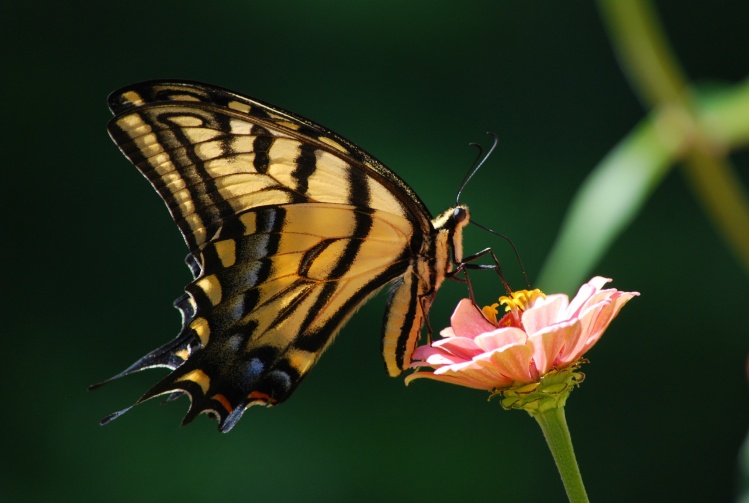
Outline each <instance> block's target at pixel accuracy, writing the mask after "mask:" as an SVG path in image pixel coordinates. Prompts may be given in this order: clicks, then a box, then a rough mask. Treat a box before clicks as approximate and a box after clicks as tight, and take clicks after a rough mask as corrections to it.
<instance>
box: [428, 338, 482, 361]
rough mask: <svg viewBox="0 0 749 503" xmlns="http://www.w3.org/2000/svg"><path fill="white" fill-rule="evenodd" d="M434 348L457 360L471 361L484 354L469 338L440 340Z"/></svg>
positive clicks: (435, 343) (434, 344)
mask: <svg viewBox="0 0 749 503" xmlns="http://www.w3.org/2000/svg"><path fill="white" fill-rule="evenodd" d="M432 347H434V348H439V349H441V350H442V351H444V352H446V353H449V354H451V355H453V356H455V357H456V358H461V359H464V360H470V359H471V358H473V357H474V356H476V355H477V354H480V353H482V352H483V350H482V349H481V348H480V347H479V346H478V345H477V344H476V342H475V341H474V340H473V339H469V338H468V337H450V338H448V339H440V340H438V341H436V342H434V343H433V344H432Z"/></svg>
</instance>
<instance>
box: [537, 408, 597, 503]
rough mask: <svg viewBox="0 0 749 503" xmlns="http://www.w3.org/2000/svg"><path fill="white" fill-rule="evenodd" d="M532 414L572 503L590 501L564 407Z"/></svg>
mask: <svg viewBox="0 0 749 503" xmlns="http://www.w3.org/2000/svg"><path fill="white" fill-rule="evenodd" d="M532 416H533V417H534V418H535V420H536V421H537V422H538V425H539V426H540V427H541V430H542V431H543V432H544V437H546V443H548V444H549V449H550V450H551V454H552V456H554V462H556V464H557V470H559V475H560V476H561V477H562V482H563V483H564V489H565V490H566V491H567V498H568V499H569V500H570V503H580V502H588V495H587V493H586V492H585V485H584V484H583V478H582V475H581V474H580V468H578V466H577V460H576V459H575V450H574V449H573V448H572V437H570V430H569V429H568V428H567V419H565V417H564V407H552V408H549V409H546V410H543V411H541V412H538V413H537V414H532Z"/></svg>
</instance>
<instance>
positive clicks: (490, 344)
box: [473, 327, 528, 352]
mask: <svg viewBox="0 0 749 503" xmlns="http://www.w3.org/2000/svg"><path fill="white" fill-rule="evenodd" d="M527 340H528V336H527V335H526V333H525V332H523V331H522V330H521V329H519V328H515V327H505V328H497V329H495V330H493V331H491V332H487V333H485V334H481V335H479V336H477V337H476V338H475V339H473V342H475V343H476V347H477V348H479V349H480V350H481V352H485V351H494V350H495V349H499V350H504V349H505V348H507V347H508V346H515V345H517V344H525V343H526V341H527Z"/></svg>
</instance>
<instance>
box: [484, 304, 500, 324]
mask: <svg viewBox="0 0 749 503" xmlns="http://www.w3.org/2000/svg"><path fill="white" fill-rule="evenodd" d="M497 307H499V304H492V305H491V306H484V307H482V308H481V312H482V313H484V316H485V317H486V319H487V320H489V321H490V322H491V323H492V324H493V325H496V324H497V313H498V311H497Z"/></svg>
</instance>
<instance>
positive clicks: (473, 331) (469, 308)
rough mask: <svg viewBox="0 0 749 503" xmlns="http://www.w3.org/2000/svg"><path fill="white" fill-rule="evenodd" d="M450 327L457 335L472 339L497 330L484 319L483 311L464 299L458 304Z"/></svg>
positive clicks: (451, 318)
mask: <svg viewBox="0 0 749 503" xmlns="http://www.w3.org/2000/svg"><path fill="white" fill-rule="evenodd" d="M450 325H451V326H452V329H453V332H454V333H455V335H458V336H460V337H470V338H474V337H476V336H477V335H479V334H482V333H484V332H490V331H492V330H494V329H495V328H497V327H495V326H494V325H492V324H491V323H489V322H488V321H487V320H486V318H484V315H483V314H482V313H481V310H479V308H478V307H476V305H475V304H474V303H473V302H471V301H470V299H462V300H461V301H460V302H459V303H458V306H457V307H456V308H455V312H454V313H453V315H452V316H451V317H450Z"/></svg>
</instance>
